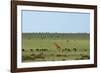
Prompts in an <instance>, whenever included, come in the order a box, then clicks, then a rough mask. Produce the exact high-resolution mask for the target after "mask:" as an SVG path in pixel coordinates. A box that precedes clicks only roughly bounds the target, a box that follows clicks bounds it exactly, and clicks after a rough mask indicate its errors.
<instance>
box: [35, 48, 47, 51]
mask: <svg viewBox="0 0 100 73" xmlns="http://www.w3.org/2000/svg"><path fill="white" fill-rule="evenodd" d="M36 51H48V49H45V48H42V49H36Z"/></svg>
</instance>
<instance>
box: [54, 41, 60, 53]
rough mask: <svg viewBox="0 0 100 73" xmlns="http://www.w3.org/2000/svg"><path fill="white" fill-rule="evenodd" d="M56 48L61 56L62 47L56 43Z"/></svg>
mask: <svg viewBox="0 0 100 73" xmlns="http://www.w3.org/2000/svg"><path fill="white" fill-rule="evenodd" d="M54 46H55V47H56V49H57V50H58V51H59V53H60V54H61V52H62V49H61V46H60V45H58V43H56V42H54Z"/></svg>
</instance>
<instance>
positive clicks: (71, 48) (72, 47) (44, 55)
mask: <svg viewBox="0 0 100 73" xmlns="http://www.w3.org/2000/svg"><path fill="white" fill-rule="evenodd" d="M89 44H90V43H89V34H88V33H23V34H22V48H23V49H22V61H23V62H34V61H65V60H86V59H89V58H90V55H89V53H90V52H89V50H90V47H89V46H90V45H89Z"/></svg>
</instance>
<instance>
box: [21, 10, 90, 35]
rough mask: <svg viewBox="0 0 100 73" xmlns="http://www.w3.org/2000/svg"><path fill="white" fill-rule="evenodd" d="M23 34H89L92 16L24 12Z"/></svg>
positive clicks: (86, 14)
mask: <svg viewBox="0 0 100 73" xmlns="http://www.w3.org/2000/svg"><path fill="white" fill-rule="evenodd" d="M21 13H22V32H23V33H28V32H60V33H79V32H80V33H84V32H86V33H89V32H90V14H89V13H75V12H53V11H52V12H46V11H26V10H22V12H21Z"/></svg>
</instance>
